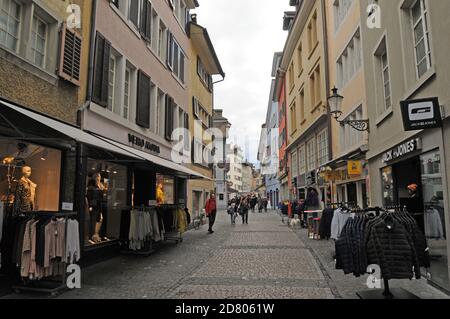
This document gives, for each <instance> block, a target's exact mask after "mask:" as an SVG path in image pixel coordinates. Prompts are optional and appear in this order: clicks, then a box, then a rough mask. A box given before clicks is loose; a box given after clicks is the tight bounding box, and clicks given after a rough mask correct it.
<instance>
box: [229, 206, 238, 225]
mask: <svg viewBox="0 0 450 319" xmlns="http://www.w3.org/2000/svg"><path fill="white" fill-rule="evenodd" d="M235 206H236V204H235V202H234V201H231V203H230V205H229V206H228V209H227V212H228V215H230V218H231V225H235V224H236V213H235V211H234V208H235Z"/></svg>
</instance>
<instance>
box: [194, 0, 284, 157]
mask: <svg viewBox="0 0 450 319" xmlns="http://www.w3.org/2000/svg"><path fill="white" fill-rule="evenodd" d="M199 3H200V7H199V8H198V9H196V10H195V11H194V12H195V13H197V14H198V17H197V22H198V23H199V24H200V25H201V26H203V27H205V28H207V29H208V33H209V35H210V37H211V40H212V42H213V45H214V47H215V50H216V52H217V55H218V57H219V60H220V62H221V65H222V68H223V69H224V71H225V73H226V79H225V82H221V83H218V84H216V85H215V108H216V109H219V108H221V109H223V110H224V116H225V117H226V118H228V120H229V121H230V122H231V124H232V128H231V131H230V140H231V142H235V143H236V144H238V145H239V146H241V147H242V148H243V149H244V150H245V151H244V156H246V155H248V157H249V158H248V159H249V160H250V161H251V162H254V163H256V156H257V150H258V143H259V135H260V132H261V125H262V124H263V123H264V122H265V117H266V112H267V105H268V101H269V93H270V92H269V91H270V83H271V69H272V58H273V54H274V52H276V51H282V50H283V47H284V42H285V40H286V37H287V32H286V31H283V29H282V26H283V14H284V11H290V10H292V9H293V8H291V7H289V0H199Z"/></svg>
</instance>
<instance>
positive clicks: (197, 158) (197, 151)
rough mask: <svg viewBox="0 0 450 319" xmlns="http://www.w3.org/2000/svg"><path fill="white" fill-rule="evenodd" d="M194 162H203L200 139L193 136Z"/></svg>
mask: <svg viewBox="0 0 450 319" xmlns="http://www.w3.org/2000/svg"><path fill="white" fill-rule="evenodd" d="M193 152H194V163H195V164H203V143H202V141H201V140H200V139H198V138H195V137H194V147H193Z"/></svg>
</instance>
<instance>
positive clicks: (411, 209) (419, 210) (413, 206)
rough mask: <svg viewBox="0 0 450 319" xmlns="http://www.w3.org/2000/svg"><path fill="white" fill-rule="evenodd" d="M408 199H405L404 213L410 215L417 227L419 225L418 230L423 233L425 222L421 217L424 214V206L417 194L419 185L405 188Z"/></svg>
mask: <svg viewBox="0 0 450 319" xmlns="http://www.w3.org/2000/svg"><path fill="white" fill-rule="evenodd" d="M407 189H408V193H409V197H408V199H406V203H405V204H406V205H405V206H406V211H407V212H408V213H410V214H411V215H412V216H413V218H414V219H415V220H416V222H417V225H419V228H420V229H421V230H422V231H424V229H425V222H424V217H423V212H424V205H423V200H422V199H421V198H420V193H419V185H417V184H410V185H408V187H407Z"/></svg>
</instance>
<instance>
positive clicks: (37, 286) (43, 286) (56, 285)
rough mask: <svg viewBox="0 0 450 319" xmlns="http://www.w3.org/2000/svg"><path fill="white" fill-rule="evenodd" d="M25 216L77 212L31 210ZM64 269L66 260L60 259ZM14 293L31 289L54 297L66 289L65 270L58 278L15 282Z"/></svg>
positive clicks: (62, 215) (63, 215) (59, 215)
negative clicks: (27, 282) (28, 282)
mask: <svg viewBox="0 0 450 319" xmlns="http://www.w3.org/2000/svg"><path fill="white" fill-rule="evenodd" d="M22 215H25V216H32V217H33V218H75V217H76V216H77V215H78V213H77V212H64V213H61V212H60V213H50V212H32V213H27V214H22ZM65 232H66V234H67V223H66V225H65ZM66 241H67V235H66V238H65V242H64V246H66ZM62 263H63V266H64V269H66V265H67V261H66V260H63V261H62ZM12 289H13V290H14V291H15V292H16V293H18V294H19V293H21V292H22V291H32V292H42V293H48V294H50V295H51V296H52V297H56V296H57V295H58V294H59V292H60V291H63V290H65V289H67V271H64V273H63V275H62V276H61V279H60V280H51V278H46V279H42V280H38V281H32V282H31V283H30V284H26V283H23V284H17V285H14V286H13V287H12Z"/></svg>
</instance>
